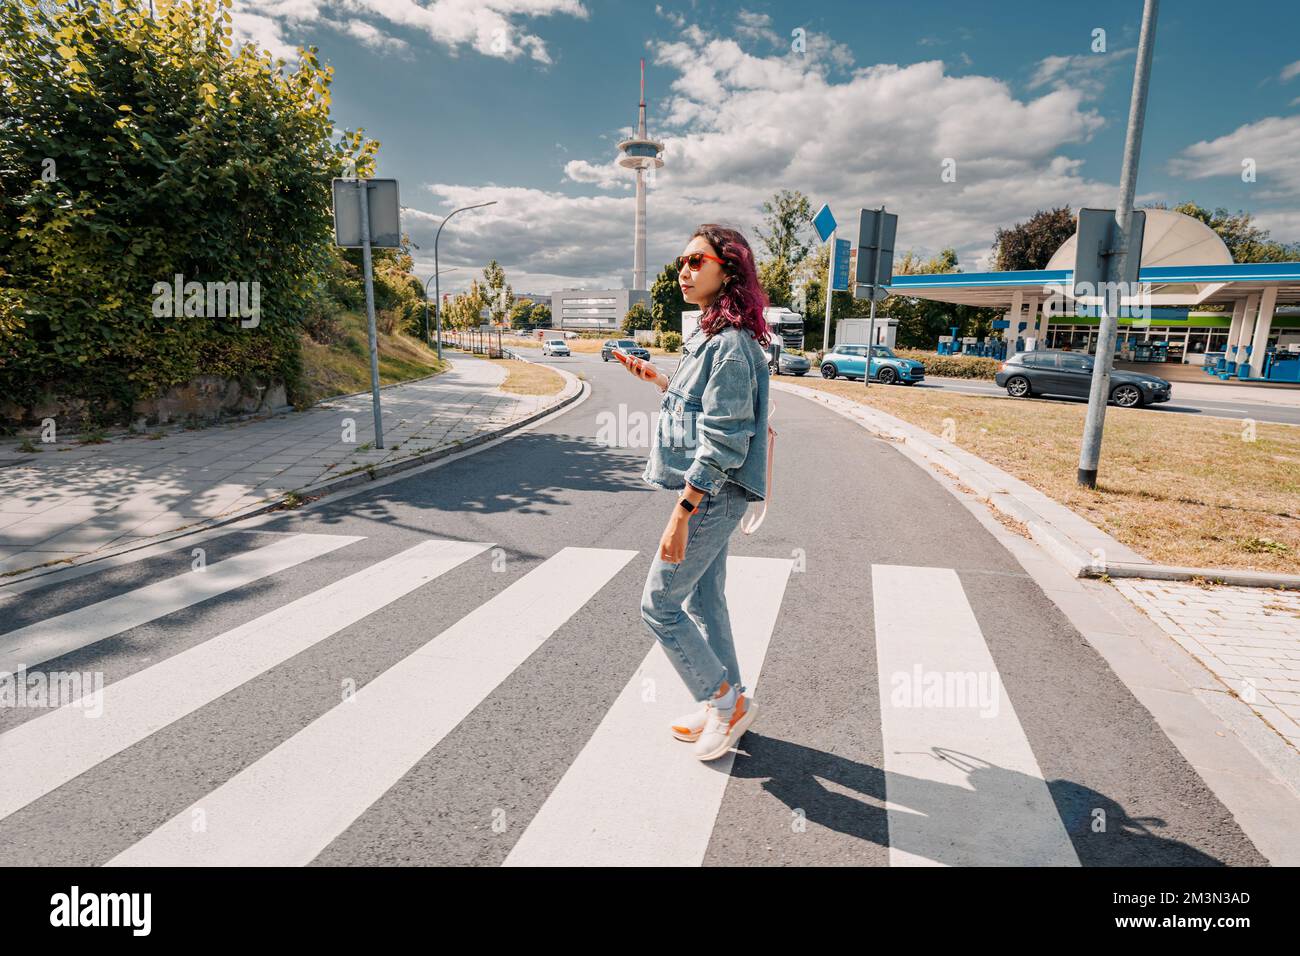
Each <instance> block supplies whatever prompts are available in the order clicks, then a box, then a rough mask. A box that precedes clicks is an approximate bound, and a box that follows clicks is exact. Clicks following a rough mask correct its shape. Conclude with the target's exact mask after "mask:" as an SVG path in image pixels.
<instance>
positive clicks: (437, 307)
mask: <svg viewBox="0 0 1300 956" xmlns="http://www.w3.org/2000/svg"><path fill="white" fill-rule="evenodd" d="M494 205H496V200H495V199H491V200H489V201H488V202H480V203H475V204H474V205H472V206H461V207H460V208H459V209H453V210H452V211H451V212H449V213H447V215H446V217H444V218H443V220H442V222H441V223H439V224H438V231H437V233H435V234H434V237H433V280H434V281H433V315H434V320H435V321H436V322H437V324H438V361H442V289H441V286H440V283H439V282H438V239H439V237H441V236H442V227H443V226H445V225H447V220H448V219H450V218H451V217H452V216H454V215H456V213H458V212H464V211H465V210H466V209H478V208H480V207H482V206H494ZM449 271H450V270H449ZM424 301H425V303H426V304H427V303H428V301H429V296H428V293H427V292H426V293H425V297H424Z"/></svg>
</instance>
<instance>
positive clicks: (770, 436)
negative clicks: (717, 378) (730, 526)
mask: <svg viewBox="0 0 1300 956" xmlns="http://www.w3.org/2000/svg"><path fill="white" fill-rule="evenodd" d="M775 410H776V403H775V402H773V401H772V400H771V399H770V398H769V399H768V405H767V419H768V425H767V496H766V497H765V498H764V499H763V507H762V508H760V509H759V510H758V513H757V514H756V515H752V516H751V515H750V514H748V513H746V514H745V516H744V517H743V518H741V521H740V530H741V531H743V532H744V533H745V534H753V533H754V532H755V531H757V530H758V526H759V525H761V524H762V523H763V519H764V518H766V517H767V505H768V502H770V501H771V500H772V461H773V459H775V458H776V429H774V428H773V427H772V413H773V412H774V411H775Z"/></svg>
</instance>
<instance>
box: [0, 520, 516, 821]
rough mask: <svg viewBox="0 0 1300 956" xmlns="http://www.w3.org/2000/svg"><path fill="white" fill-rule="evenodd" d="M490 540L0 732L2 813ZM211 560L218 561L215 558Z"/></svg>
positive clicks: (301, 604) (293, 606)
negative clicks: (91, 710)
mask: <svg viewBox="0 0 1300 956" xmlns="http://www.w3.org/2000/svg"><path fill="white" fill-rule="evenodd" d="M489 547H491V543H480V542H462V541H445V540H433V541H426V542H423V543H421V544H418V545H416V546H415V547H413V548H408V549H407V550H405V551H403V552H401V553H400V554H397V555H394V556H393V557H391V558H387V559H385V560H383V561H380V562H378V563H377V564H374V565H371V566H369V567H367V568H365V569H363V570H361V571H358V572H357V573H356V574H352V575H349V576H348V577H346V578H343V579H342V580H339V581H336V582H334V583H333V584H330V585H328V586H326V587H324V588H322V589H321V590H319V591H315V592H313V593H311V594H308V595H305V596H303V597H301V598H299V599H298V600H296V601H293V602H291V603H289V604H286V605H284V606H283V607H280V608H277V609H276V610H274V611H271V612H269V613H267V614H263V615H262V616H261V617H258V618H256V619H255V620H253V621H250V622H249V623H247V624H244V625H242V626H240V627H237V628H234V629H233V630H230V631H226V632H225V633H224V634H220V635H218V636H216V637H214V638H212V639H210V640H208V641H205V642H203V643H202V644H200V645H198V646H196V647H193V648H190V649H189V650H186V651H182V652H181V653H179V654H177V655H175V656H174V657H170V658H168V659H166V660H164V661H161V662H159V663H157V664H154V665H153V666H151V667H147V668H145V669H144V670H142V671H138V672H137V673H135V674H132V675H130V676H129V677H126V678H123V679H122V680H119V681H116V682H114V683H113V684H110V685H109V686H108V687H106V688H104V689H103V691H102V692H101V693H102V700H101V701H99V705H98V707H97V708H96V709H97V710H98V711H100V713H99V715H98V716H96V717H94V718H88V717H87V710H85V709H84V708H82V707H80V706H78V705H76V704H72V703H69V704H66V705H65V706H63V707H60V708H59V709H57V710H54V711H51V712H50V713H48V714H45V715H44V716H41V717H37V718H34V719H32V720H29V721H27V722H26V723H24V724H21V725H20V726H18V727H17V728H15V729H14V730H11V731H9V732H7V733H4V734H0V764H2V765H4V766H8V767H21V768H22V772H21V773H10V774H3V775H0V819H3V818H4V817H7V816H8V815H9V814H11V813H13V812H15V811H16V810H19V809H21V808H22V807H24V806H26V805H27V804H29V803H31V802H32V801H33V800H36V799H38V798H39V797H41V796H43V795H45V794H46V793H49V792H50V791H52V790H54V789H55V788H56V787H59V786H61V785H62V784H64V783H66V782H67V781H69V780H71V779H73V778H74V777H76V776H77V775H78V774H81V773H84V772H85V771H87V770H89V769H91V768H92V767H94V766H95V765H96V764H98V763H100V762H101V761H103V760H106V759H108V758H109V757H111V756H113V755H114V754H116V753H120V752H121V751H123V750H125V749H126V748H127V747H130V746H131V745H132V744H135V743H137V742H139V741H141V740H143V739H144V738H146V737H148V736H149V735H150V734H153V733H155V732H157V731H158V730H160V729H162V728H163V727H165V726H167V725H168V724H170V723H172V722H174V721H176V720H179V719H180V718H181V717H184V716H185V715H186V714H190V713H193V712H194V711H196V710H198V709H199V708H200V707H203V706H204V705H206V704H208V703H211V702H212V701H214V700H216V699H217V698H219V697H221V696H222V695H223V694H225V693H228V692H229V691H231V690H234V689H235V688H237V687H239V686H240V685H241V684H243V683H245V682H247V681H249V680H252V679H253V678H255V677H257V676H258V675H259V674H262V673H264V672H266V671H268V670H270V669H271V668H272V667H275V666H276V665H278V664H281V663H283V662H284V661H287V660H289V659H290V658H291V657H293V656H294V655H296V654H299V653H301V652H302V651H304V650H306V649H307V648H309V647H311V646H312V645H314V644H317V643H319V642H320V641H322V640H324V639H325V638H327V637H329V636H330V635H332V634H337V633H338V632H339V631H341V630H343V629H344V628H346V627H348V626H349V625H351V624H354V623H356V622H357V621H360V620H361V619H362V618H364V617H366V616H368V615H370V614H373V613H374V612H376V611H378V610H380V609H381V608H383V607H385V606H386V605H388V604H390V603H392V602H393V601H396V600H397V599H398V598H401V597H403V596H404V595H407V594H409V593H411V592H412V591H414V590H415V589H416V588H418V587H420V586H421V585H423V584H426V583H428V582H429V581H432V580H433V579H434V578H436V577H438V576H439V575H442V574H445V573H446V572H447V571H450V570H451V569H452V568H454V567H456V566H457V565H459V564H461V563H463V562H464V561H467V560H469V559H470V558H472V557H474V556H475V555H477V554H479V553H481V552H482V551H484V550H486V549H487V548H489ZM214 567H216V566H215V565H214Z"/></svg>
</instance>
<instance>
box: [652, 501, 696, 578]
mask: <svg viewBox="0 0 1300 956" xmlns="http://www.w3.org/2000/svg"><path fill="white" fill-rule="evenodd" d="M689 531H690V515H689V514H687V513H686V512H685V511H684V510H683V509H682V508H681V507H680V506H674V507H673V516H672V517H671V518H669V519H668V527H666V528H664V533H663V537H661V538H660V539H659V558H660V560H662V561H666V562H668V563H669V564H681V562H682V559H683V558H685V557H686V537H687V534H688V533H689Z"/></svg>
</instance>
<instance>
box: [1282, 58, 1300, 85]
mask: <svg viewBox="0 0 1300 956" xmlns="http://www.w3.org/2000/svg"><path fill="white" fill-rule="evenodd" d="M1297 76H1300V60H1296V61H1295V62H1294V63H1288V64H1287V65H1286V66H1284V67H1282V82H1283V83H1285V82H1286V81H1287V80H1291V79H1295V77H1297Z"/></svg>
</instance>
